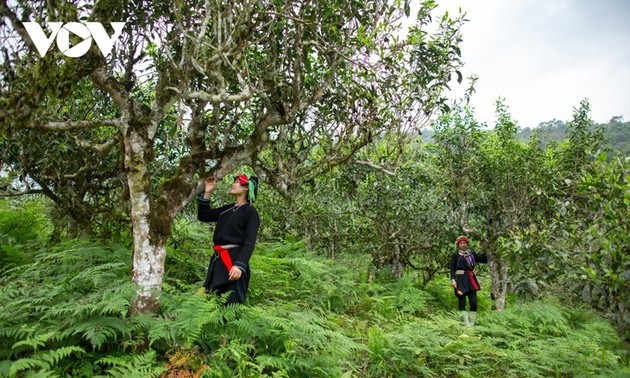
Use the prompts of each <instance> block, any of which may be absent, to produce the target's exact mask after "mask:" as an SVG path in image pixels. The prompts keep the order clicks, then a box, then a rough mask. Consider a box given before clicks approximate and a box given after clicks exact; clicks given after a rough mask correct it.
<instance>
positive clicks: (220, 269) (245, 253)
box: [197, 196, 260, 303]
mask: <svg viewBox="0 0 630 378" xmlns="http://www.w3.org/2000/svg"><path fill="white" fill-rule="evenodd" d="M197 203H198V204H197V219H199V220H200V221H202V222H217V226H216V228H215V229H214V236H213V238H212V241H213V243H214V245H227V244H236V245H238V246H239V247H237V248H231V249H229V250H228V252H229V254H230V257H231V258H232V263H233V264H234V266H236V267H238V268H240V269H241V270H242V271H243V274H242V275H241V278H239V279H238V280H236V281H230V280H229V279H228V273H229V272H228V270H227V267H226V266H225V264H224V263H223V261H221V259H220V258H218V256H217V254H216V253H215V254H213V255H212V258H211V259H210V264H209V266H208V274H207V276H206V281H205V282H204V285H203V286H204V287H205V288H206V290H209V291H210V290H215V291H217V292H219V293H224V292H226V291H229V290H231V291H233V295H231V296H230V297H229V298H228V303H233V302H239V303H243V302H245V294H246V293H247V286H248V285H249V279H250V275H251V272H250V269H249V259H250V258H251V257H252V253H253V252H254V245H255V244H256V235H257V234H258V227H259V226H260V218H259V216H258V212H257V211H256V209H255V208H254V207H253V206H252V205H251V204H249V203H248V204H244V205H241V206H235V205H225V206H221V207H219V208H216V209H212V208H211V207H210V201H209V200H207V199H204V198H203V197H202V196H199V198H198V201H197Z"/></svg>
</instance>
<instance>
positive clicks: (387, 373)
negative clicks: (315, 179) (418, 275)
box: [0, 226, 630, 377]
mask: <svg viewBox="0 0 630 378" xmlns="http://www.w3.org/2000/svg"><path fill="white" fill-rule="evenodd" d="M188 227H190V229H189V230H188V231H187V232H186V233H185V234H183V233H181V232H180V233H178V234H175V235H174V242H173V243H172V244H171V245H170V246H169V250H168V254H169V257H168V260H167V277H166V278H165V283H164V286H163V291H162V296H161V303H162V308H161V311H160V313H159V314H155V315H143V316H129V314H128V310H129V305H130V299H131V298H132V297H133V294H134V292H135V289H134V287H133V286H132V285H131V284H130V279H129V274H130V266H129V264H130V260H131V258H130V252H129V249H128V247H127V246H120V245H114V244H112V245H103V244H99V243H97V242H91V241H76V240H75V241H67V242H64V243H61V244H57V245H55V246H53V247H49V246H46V244H45V243H44V242H43V241H42V242H39V243H30V244H28V245H27V244H23V243H22V244H19V245H20V250H21V251H22V252H21V254H20V255H12V256H13V259H12V260H11V264H8V265H6V266H4V268H3V270H2V272H1V276H0V303H2V306H1V307H0V376H1V377H31V376H33V377H34V376H37V377H45V376H51V377H57V376H85V377H93V376H97V377H98V376H112V377H160V376H162V377H423V376H426V377H444V376H446V377H496V376H504V377H550V376H551V377H573V376H598V375H599V376H602V377H604V376H606V377H607V376H619V377H621V376H627V375H628V374H630V368H629V367H628V360H627V354H626V350H625V348H624V345H623V343H622V342H621V341H620V340H619V338H618V337H617V335H616V333H615V331H614V329H613V328H612V327H611V326H610V325H609V324H608V323H607V322H606V321H604V320H603V319H601V318H599V317H597V316H596V315H594V314H593V313H591V312H589V311H588V310H586V309H584V308H582V307H580V306H576V307H572V308H567V307H563V306H561V305H560V304H558V303H557V302H556V301H554V300H553V299H551V298H550V299H548V300H545V301H537V302H524V303H522V304H518V305H517V304H514V305H509V306H508V308H507V309H506V310H505V311H502V312H493V311H490V310H489V306H490V303H489V298H488V297H487V291H485V293H484V292H481V295H480V302H481V303H480V312H479V317H478V325H477V326H475V327H472V328H471V327H463V326H462V325H461V324H460V322H459V320H458V316H457V314H456V313H455V312H454V311H453V310H454V309H455V306H456V303H455V302H456V301H455V298H454V297H453V295H452V291H451V289H449V286H448V280H447V278H446V277H440V278H439V279H437V280H436V281H435V282H433V283H432V284H431V285H430V286H429V287H426V288H421V287H419V285H418V284H417V282H416V281H415V280H414V279H413V278H406V279H403V280H400V281H396V282H387V283H383V282H381V283H379V282H373V283H367V282H366V281H365V275H364V272H365V271H366V269H367V265H366V264H367V263H368V260H365V259H363V258H360V257H356V256H348V257H340V258H338V259H336V260H330V259H324V258H321V257H318V256H315V255H313V254H311V253H309V252H307V251H306V248H305V246H304V244H303V243H301V242H299V241H285V242H282V243H267V244H265V243H261V244H259V245H258V247H257V249H256V252H255V254H254V257H253V258H252V261H251V264H252V271H253V276H252V282H251V284H250V293H249V294H250V295H249V299H248V303H247V304H246V305H245V306H229V307H224V306H223V305H222V304H221V298H216V297H215V296H213V295H202V294H199V293H198V292H197V289H198V287H199V285H200V284H201V282H202V280H203V276H204V274H205V269H206V266H205V265H206V263H207V258H208V257H209V256H208V252H207V250H208V248H206V246H207V245H209V244H208V243H209V242H210V235H209V234H208V233H207V232H206V230H204V229H195V228H194V226H188ZM16 240H17V239H16ZM4 245H7V244H6V243H5V244H4ZM16 245H18V243H16ZM482 278H483V277H482ZM482 284H483V282H482ZM486 287H488V285H486Z"/></svg>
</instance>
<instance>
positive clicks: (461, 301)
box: [455, 290, 477, 311]
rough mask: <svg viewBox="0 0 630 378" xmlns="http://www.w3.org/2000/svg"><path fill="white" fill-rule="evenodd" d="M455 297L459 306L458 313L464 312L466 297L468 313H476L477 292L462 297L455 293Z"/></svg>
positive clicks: (470, 292)
mask: <svg viewBox="0 0 630 378" xmlns="http://www.w3.org/2000/svg"><path fill="white" fill-rule="evenodd" d="M455 295H456V296H457V301H458V305H459V311H466V297H468V302H469V303H470V311H477V292H476V291H474V290H472V291H469V292H468V293H466V294H464V295H459V294H457V293H455Z"/></svg>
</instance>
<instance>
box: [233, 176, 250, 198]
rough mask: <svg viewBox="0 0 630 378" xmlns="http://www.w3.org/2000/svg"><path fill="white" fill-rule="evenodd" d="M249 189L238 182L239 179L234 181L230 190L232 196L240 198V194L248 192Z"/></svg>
mask: <svg viewBox="0 0 630 378" xmlns="http://www.w3.org/2000/svg"><path fill="white" fill-rule="evenodd" d="M247 189H248V187H247V186H243V185H241V184H240V183H239V182H238V179H236V180H234V182H233V183H232V187H231V188H230V192H229V193H230V194H232V195H235V196H238V195H239V194H243V193H245V192H247Z"/></svg>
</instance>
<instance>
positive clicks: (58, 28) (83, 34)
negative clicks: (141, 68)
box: [24, 22, 125, 58]
mask: <svg viewBox="0 0 630 378" xmlns="http://www.w3.org/2000/svg"><path fill="white" fill-rule="evenodd" d="M110 24H111V25H112V28H113V29H114V34H113V35H112V36H111V37H110V36H109V35H107V31H106V30H105V28H104V27H103V25H101V23H99V22H86V23H85V24H83V23H80V22H68V23H66V24H64V23H63V22H51V23H49V24H48V26H49V27H50V30H51V31H52V33H51V34H50V36H46V33H44V30H43V29H42V27H41V26H40V25H39V24H38V23H36V22H25V23H24V28H25V29H26V32H27V33H28V35H29V37H31V40H32V41H33V44H34V45H35V48H37V51H38V52H39V55H41V56H42V58H43V57H44V56H45V55H46V53H47V52H48V50H49V49H50V46H51V45H52V43H53V40H54V39H55V37H56V38H57V47H58V48H59V50H60V51H61V53H62V54H63V55H65V56H67V57H70V58H79V57H81V56H83V55H85V53H87V52H88V50H89V49H90V46H92V38H94V41H95V42H96V45H97V46H98V48H99V50H101V53H102V54H103V56H105V57H106V56H107V55H109V53H110V52H111V51H112V48H113V47H114V43H115V42H116V39H118V37H119V36H120V33H121V32H122V30H123V27H124V26H125V22H110ZM70 33H72V34H74V35H76V36H78V37H80V38H83V41H81V42H79V43H77V44H76V45H74V46H72V47H71V46H70Z"/></svg>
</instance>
